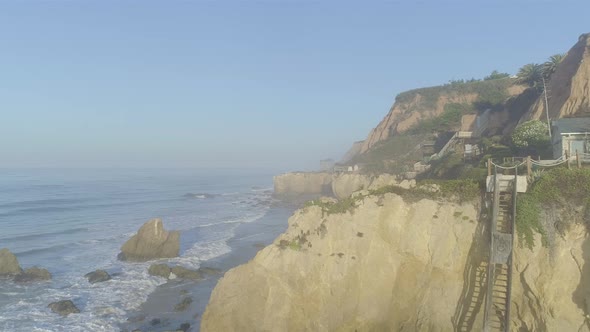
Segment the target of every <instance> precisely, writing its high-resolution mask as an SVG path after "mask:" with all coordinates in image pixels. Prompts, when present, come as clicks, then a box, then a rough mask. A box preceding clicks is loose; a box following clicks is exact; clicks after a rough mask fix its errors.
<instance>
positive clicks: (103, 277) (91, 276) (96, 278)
mask: <svg viewBox="0 0 590 332" xmlns="http://www.w3.org/2000/svg"><path fill="white" fill-rule="evenodd" d="M85 277H86V278H88V282H89V283H91V284H95V283H97V282H103V281H107V280H111V276H110V275H109V273H108V272H107V271H105V270H96V271H94V272H90V273H87V274H86V275H85Z"/></svg>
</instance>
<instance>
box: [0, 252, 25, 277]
mask: <svg viewBox="0 0 590 332" xmlns="http://www.w3.org/2000/svg"><path fill="white" fill-rule="evenodd" d="M21 272H22V269H21V267H20V265H19V264H18V259H17V258H16V256H15V255H14V254H13V253H12V252H10V250H8V249H7V248H3V249H2V250H0V277H6V276H14V275H17V274H19V273H21Z"/></svg>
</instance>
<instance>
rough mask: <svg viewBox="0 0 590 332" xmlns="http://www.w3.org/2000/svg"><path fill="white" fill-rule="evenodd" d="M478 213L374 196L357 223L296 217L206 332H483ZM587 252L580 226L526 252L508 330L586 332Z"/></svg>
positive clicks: (309, 213)
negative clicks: (478, 285) (477, 287)
mask: <svg viewBox="0 0 590 332" xmlns="http://www.w3.org/2000/svg"><path fill="white" fill-rule="evenodd" d="M478 211H479V207H478V206H477V204H475V203H464V204H454V203H449V202H446V203H442V202H438V201H434V200H431V199H421V200H418V201H416V200H408V199H406V200H404V199H402V197H400V196H398V195H396V194H385V195H382V196H367V197H365V198H364V199H362V200H361V201H360V202H359V204H358V206H357V207H356V208H355V209H354V210H353V211H352V212H346V213H343V214H342V213H341V214H327V213H326V211H325V210H323V209H322V208H321V207H320V206H309V207H306V208H304V209H302V210H299V211H297V212H296V213H295V214H294V215H293V216H292V217H291V218H290V219H289V228H288V229H287V231H286V232H285V233H284V234H282V235H281V236H279V238H277V239H276V240H275V242H274V243H273V244H272V245H270V246H268V247H266V248H264V249H263V250H261V251H260V252H259V253H258V254H257V255H256V257H255V258H254V259H253V260H252V261H250V262H249V263H247V264H245V265H242V266H239V267H237V268H234V269H232V270H230V271H228V272H227V273H226V274H225V276H224V277H223V278H222V279H221V280H220V281H219V283H218V285H217V286H216V287H215V289H214V291H213V294H212V296H211V299H210V302H209V304H208V306H207V309H206V311H205V313H204V315H203V320H202V326H201V328H202V330H203V331H254V330H256V331H355V330H358V331H384V330H387V331H452V330H460V329H462V330H472V329H473V330H479V329H480V327H481V326H482V317H483V306H482V302H483V299H482V298H481V297H480V295H481V294H482V293H483V292H477V291H476V290H475V287H476V282H477V281H478V280H479V279H478V276H480V273H481V272H482V271H484V270H485V262H486V261H487V257H486V253H487V246H486V245H487V240H486V239H487V238H488V236H489V235H488V233H487V232H486V230H485V224H486V223H484V222H479V221H478V219H480V218H478V215H479V213H478ZM588 259H590V244H589V242H588V234H587V233H586V230H585V227H584V226H581V225H575V226H572V227H571V229H570V230H569V231H568V232H567V233H566V234H565V235H564V236H561V237H556V238H555V239H553V240H552V243H551V245H550V247H549V248H544V247H541V246H539V247H535V248H534V249H533V250H529V249H523V248H520V249H517V250H516V253H515V256H514V268H515V272H516V274H515V275H516V276H517V277H516V278H514V281H513V302H512V306H513V314H512V316H511V330H519V331H521V330H522V331H588V330H589V329H588V326H587V325H586V324H587V323H586V317H587V316H585V313H587V312H588V308H587V306H588V303H590V302H588V301H589V300H590V284H589V283H588V282H587V281H588V280H587V278H588V275H590V274H589V273H588V272H590V271H589V270H590V267H589V266H588V264H587V263H586V261H587V260H588Z"/></svg>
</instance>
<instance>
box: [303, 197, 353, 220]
mask: <svg viewBox="0 0 590 332" xmlns="http://www.w3.org/2000/svg"><path fill="white" fill-rule="evenodd" d="M363 198H364V196H362V195H355V196H348V197H346V198H343V199H340V200H338V201H336V202H330V201H323V200H321V199H314V200H312V201H309V202H307V203H305V206H306V207H308V206H319V207H320V208H321V209H322V213H323V214H327V215H330V214H340V213H346V212H350V213H353V212H354V209H355V208H356V207H357V202H358V201H360V200H362V199H363Z"/></svg>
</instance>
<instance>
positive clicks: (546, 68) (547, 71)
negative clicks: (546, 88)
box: [543, 54, 565, 78]
mask: <svg viewBox="0 0 590 332" xmlns="http://www.w3.org/2000/svg"><path fill="white" fill-rule="evenodd" d="M563 58H565V54H555V55H552V56H551V57H550V58H549V60H548V61H547V62H545V63H544V64H543V75H545V77H547V78H549V77H550V76H551V74H553V73H554V72H555V69H557V65H558V64H559V63H560V62H561V61H562V60H563Z"/></svg>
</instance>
